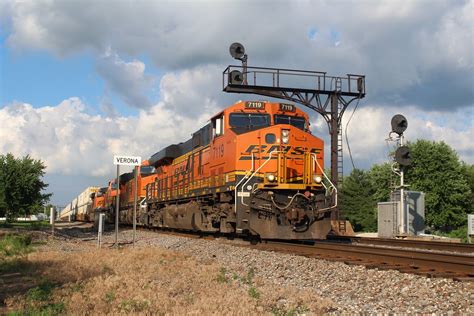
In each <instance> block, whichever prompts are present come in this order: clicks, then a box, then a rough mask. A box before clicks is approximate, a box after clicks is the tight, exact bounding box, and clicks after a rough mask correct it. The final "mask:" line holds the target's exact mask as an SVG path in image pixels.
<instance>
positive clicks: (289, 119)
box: [275, 115, 306, 131]
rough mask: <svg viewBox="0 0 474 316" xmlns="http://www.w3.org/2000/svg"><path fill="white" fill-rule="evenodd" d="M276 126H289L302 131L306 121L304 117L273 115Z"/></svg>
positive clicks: (304, 128)
mask: <svg viewBox="0 0 474 316" xmlns="http://www.w3.org/2000/svg"><path fill="white" fill-rule="evenodd" d="M277 124H289V125H293V126H295V127H297V128H299V129H301V130H303V131H304V130H306V120H305V119H304V117H297V116H288V115H275V125H277Z"/></svg>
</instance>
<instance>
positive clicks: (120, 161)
mask: <svg viewBox="0 0 474 316" xmlns="http://www.w3.org/2000/svg"><path fill="white" fill-rule="evenodd" d="M141 164H142V158H141V157H138V156H121V155H116V156H114V165H117V189H116V190H117V196H116V198H115V247H116V248H118V230H119V208H120V166H121V165H123V166H140V165H141ZM136 190H137V188H136V187H135V191H136ZM135 204H136V203H135ZM135 211H136V210H135ZM135 221H136V219H135V214H134V216H133V235H134V236H135V225H136V222H135Z"/></svg>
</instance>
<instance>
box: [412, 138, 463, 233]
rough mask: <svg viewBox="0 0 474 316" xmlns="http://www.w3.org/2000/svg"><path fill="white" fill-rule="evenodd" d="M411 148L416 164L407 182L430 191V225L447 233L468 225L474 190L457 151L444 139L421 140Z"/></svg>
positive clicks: (427, 213)
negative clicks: (443, 140) (468, 213)
mask: <svg viewBox="0 0 474 316" xmlns="http://www.w3.org/2000/svg"><path fill="white" fill-rule="evenodd" d="M409 147H410V149H411V152H412V157H413V164H412V166H411V167H410V168H408V169H407V172H406V181H407V183H408V184H409V185H410V187H409V188H410V190H416V191H423V192H425V194H426V195H425V218H426V223H427V225H428V226H430V227H432V228H434V229H436V230H441V231H445V232H446V231H450V230H452V229H455V228H458V227H460V226H461V225H463V224H465V223H466V218H467V217H466V214H467V210H468V208H469V207H470V204H469V202H470V198H471V193H472V192H471V189H470V188H469V184H468V182H467V180H466V178H465V176H464V174H463V165H462V163H461V161H460V160H459V157H458V155H457V153H456V152H455V151H454V150H453V149H452V148H451V147H449V146H448V145H447V144H446V143H444V142H442V141H441V142H435V141H428V140H417V141H416V142H414V143H409Z"/></svg>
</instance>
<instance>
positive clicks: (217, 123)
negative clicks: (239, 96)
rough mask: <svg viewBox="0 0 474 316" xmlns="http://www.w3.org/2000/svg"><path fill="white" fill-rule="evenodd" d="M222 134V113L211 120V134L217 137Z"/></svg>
mask: <svg viewBox="0 0 474 316" xmlns="http://www.w3.org/2000/svg"><path fill="white" fill-rule="evenodd" d="M223 134H224V115H221V116H218V117H216V118H214V119H213V120H212V136H213V138H216V137H219V136H221V135H223Z"/></svg>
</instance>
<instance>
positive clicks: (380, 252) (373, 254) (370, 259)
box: [138, 228, 474, 281]
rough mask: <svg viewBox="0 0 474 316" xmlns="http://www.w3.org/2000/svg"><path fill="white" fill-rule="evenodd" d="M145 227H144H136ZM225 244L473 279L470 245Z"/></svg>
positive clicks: (355, 241) (365, 241)
mask: <svg viewBox="0 0 474 316" xmlns="http://www.w3.org/2000/svg"><path fill="white" fill-rule="evenodd" d="M138 229H139V230H147V231H150V229H146V228H138ZM155 231H156V232H157V233H160V234H167V235H174V236H180V237H186V238H193V239H196V238H201V239H211V240H212V239H215V238H216V237H223V238H225V237H226V236H215V235H212V234H196V233H192V232H183V231H174V230H162V229H160V230H155ZM236 241H237V242H234V241H232V240H226V241H225V243H227V244H231V245H233V246H239V247H251V248H253V249H259V250H266V251H275V252H282V253H287V254H294V255H301V256H306V257H311V258H318V259H325V260H331V261H341V262H344V263H346V264H351V265H363V266H365V267H367V268H374V269H379V270H398V271H400V272H403V273H412V274H417V275H423V276H426V277H444V278H452V279H454V280H457V281H474V247H473V246H472V245H466V244H451V243H443V242H434V241H418V240H415V241H414V240H394V239H380V238H350V239H346V240H345V241H343V242H341V240H337V241H331V240H328V241H318V242H316V243H315V244H314V245H308V244H297V243H290V242H282V241H263V242H261V243H257V244H252V243H250V242H244V241H243V240H242V239H239V238H236Z"/></svg>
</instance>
